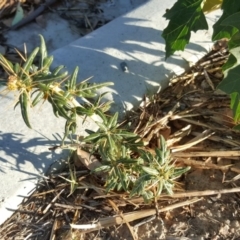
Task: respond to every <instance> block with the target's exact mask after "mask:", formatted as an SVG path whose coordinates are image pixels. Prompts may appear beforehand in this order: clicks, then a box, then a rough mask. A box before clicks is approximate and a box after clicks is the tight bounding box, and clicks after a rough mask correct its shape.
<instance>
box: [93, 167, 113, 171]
mask: <svg viewBox="0 0 240 240" xmlns="http://www.w3.org/2000/svg"><path fill="white" fill-rule="evenodd" d="M110 168H111V167H110V166H109V165H102V166H100V167H97V168H95V169H94V170H93V171H92V172H105V171H109V169H110Z"/></svg>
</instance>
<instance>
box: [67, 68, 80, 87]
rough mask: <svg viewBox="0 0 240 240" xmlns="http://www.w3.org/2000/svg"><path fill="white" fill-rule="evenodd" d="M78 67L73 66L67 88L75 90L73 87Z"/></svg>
mask: <svg viewBox="0 0 240 240" xmlns="http://www.w3.org/2000/svg"><path fill="white" fill-rule="evenodd" d="M78 69H79V68H78V67H76V68H75V70H74V72H73V73H72V75H71V77H70V79H69V80H68V89H69V90H75V88H76V82H77V75H78Z"/></svg>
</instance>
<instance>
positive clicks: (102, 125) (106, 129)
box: [96, 122, 108, 132]
mask: <svg viewBox="0 0 240 240" xmlns="http://www.w3.org/2000/svg"><path fill="white" fill-rule="evenodd" d="M96 124H97V125H98V126H99V128H100V129H101V130H102V131H103V132H108V128H107V126H105V125H104V124H103V123H101V122H96Z"/></svg>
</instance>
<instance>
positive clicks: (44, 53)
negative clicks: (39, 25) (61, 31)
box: [39, 35, 48, 69]
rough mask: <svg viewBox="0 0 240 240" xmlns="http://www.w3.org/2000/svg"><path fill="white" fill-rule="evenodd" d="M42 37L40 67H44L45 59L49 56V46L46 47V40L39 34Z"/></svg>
mask: <svg viewBox="0 0 240 240" xmlns="http://www.w3.org/2000/svg"><path fill="white" fill-rule="evenodd" d="M39 37H40V41H41V43H40V58H41V59H40V61H41V65H40V68H41V69H42V68H43V67H44V60H45V59H46V58H47V57H48V53H47V47H46V44H45V40H44V38H43V36H42V35H39Z"/></svg>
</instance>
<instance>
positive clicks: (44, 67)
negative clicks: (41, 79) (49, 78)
mask: <svg viewBox="0 0 240 240" xmlns="http://www.w3.org/2000/svg"><path fill="white" fill-rule="evenodd" d="M52 62H53V56H49V57H45V58H44V60H43V64H42V68H41V70H45V71H46V70H49V68H50V66H51V64H52Z"/></svg>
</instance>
